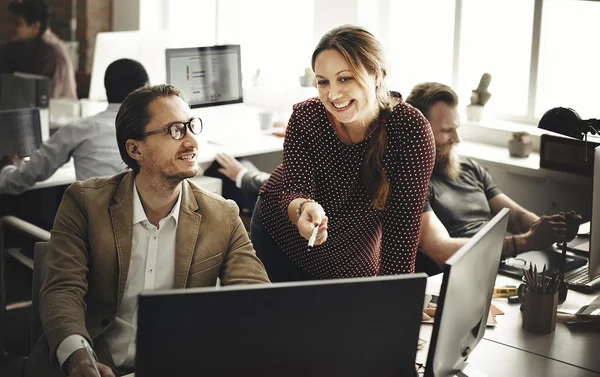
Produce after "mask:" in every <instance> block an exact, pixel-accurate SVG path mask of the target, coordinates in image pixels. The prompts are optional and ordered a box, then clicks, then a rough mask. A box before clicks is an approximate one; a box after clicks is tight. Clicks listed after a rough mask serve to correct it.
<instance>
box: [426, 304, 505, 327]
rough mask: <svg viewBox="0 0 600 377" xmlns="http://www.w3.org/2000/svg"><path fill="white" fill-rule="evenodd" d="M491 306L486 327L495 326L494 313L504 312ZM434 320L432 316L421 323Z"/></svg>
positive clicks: (500, 313)
mask: <svg viewBox="0 0 600 377" xmlns="http://www.w3.org/2000/svg"><path fill="white" fill-rule="evenodd" d="M492 307H493V308H495V310H497V311H498V314H494V309H492ZM492 307H490V312H489V315H488V317H487V322H486V324H485V325H486V327H495V326H496V315H502V314H504V312H503V311H501V310H500V309H498V308H496V307H495V306H493V305H492ZM434 321H435V317H432V318H430V319H428V320H421V323H433V322H434Z"/></svg>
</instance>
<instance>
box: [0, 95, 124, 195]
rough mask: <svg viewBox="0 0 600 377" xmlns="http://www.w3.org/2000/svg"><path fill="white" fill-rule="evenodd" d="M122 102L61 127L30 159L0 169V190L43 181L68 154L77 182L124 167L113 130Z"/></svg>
mask: <svg viewBox="0 0 600 377" xmlns="http://www.w3.org/2000/svg"><path fill="white" fill-rule="evenodd" d="M120 106H121V104H118V103H111V104H109V105H108V107H107V109H106V110H105V111H103V112H101V113H99V114H96V115H94V116H91V117H89V118H83V119H81V120H78V121H77V122H74V123H71V124H68V125H66V126H63V127H61V128H60V129H59V130H58V131H56V132H55V133H54V134H53V135H52V136H51V137H50V139H48V140H47V141H46V143H44V144H43V145H42V146H41V147H40V148H39V149H36V150H35V151H34V152H33V153H32V154H31V156H30V161H29V162H26V163H25V164H23V165H21V166H20V167H18V168H17V167H16V166H14V165H8V166H6V167H4V168H3V169H2V171H0V193H7V194H12V195H18V194H20V193H22V192H23V191H25V190H26V189H28V188H29V187H31V186H33V185H34V184H35V183H36V182H40V181H44V180H46V179H48V178H50V176H51V175H52V174H54V172H55V171H56V170H57V169H58V168H60V167H61V166H62V165H63V164H64V163H66V162H67V161H69V159H70V158H71V157H73V159H74V160H75V176H76V178H77V180H78V181H82V180H85V179H88V178H93V177H103V176H106V175H113V174H117V173H119V172H121V171H123V170H124V169H125V165H124V164H123V160H122V159H121V155H120V154H119V147H118V145H117V137H116V131H115V118H116V116H117V112H118V111H119V107H120Z"/></svg>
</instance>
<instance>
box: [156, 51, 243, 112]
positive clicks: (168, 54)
mask: <svg viewBox="0 0 600 377" xmlns="http://www.w3.org/2000/svg"><path fill="white" fill-rule="evenodd" d="M231 49H234V50H235V52H236V53H237V58H238V61H237V67H238V77H239V79H238V90H239V93H240V96H239V98H238V99H235V100H227V101H219V102H207V103H200V104H192V103H190V102H189V100H188V99H187V98H186V100H188V104H189V105H190V108H192V109H197V108H201V107H212V106H222V105H232V104H236V103H243V102H244V89H243V87H242V51H241V50H242V49H241V45H239V44H229V45H216V46H204V47H184V48H167V49H166V50H165V58H166V68H167V69H166V70H167V84H171V63H170V59H171V54H173V53H186V52H198V53H200V52H210V51H222V50H231Z"/></svg>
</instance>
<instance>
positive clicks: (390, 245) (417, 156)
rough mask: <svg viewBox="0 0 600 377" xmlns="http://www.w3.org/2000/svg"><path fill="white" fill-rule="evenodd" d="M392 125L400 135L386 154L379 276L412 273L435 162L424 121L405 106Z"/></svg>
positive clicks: (431, 141)
mask: <svg viewBox="0 0 600 377" xmlns="http://www.w3.org/2000/svg"><path fill="white" fill-rule="evenodd" d="M396 116H397V118H396V119H395V120H394V122H392V124H391V126H392V127H398V128H399V129H398V130H397V131H396V133H399V135H398V136H397V137H396V138H395V139H394V142H393V143H391V142H390V140H389V139H388V148H389V149H390V150H388V154H389V156H390V158H392V159H394V160H395V161H391V164H390V166H393V168H392V169H391V170H392V171H391V172H390V173H389V174H394V177H392V178H391V181H392V187H391V191H390V197H389V199H388V207H387V210H386V213H385V216H384V217H383V220H382V231H383V235H382V240H381V242H382V245H381V250H382V253H381V264H380V271H379V273H380V274H381V275H390V274H398V273H409V272H410V273H412V272H414V265H415V258H416V253H417V247H418V243H419V232H420V228H421V213H422V211H423V206H424V204H425V200H426V196H427V188H428V186H429V180H430V178H431V173H432V171H433V166H434V162H435V142H434V138H433V133H432V131H431V127H430V125H429V122H428V121H427V119H425V118H424V117H423V115H421V113H420V112H418V111H417V110H415V109H414V108H412V107H405V108H404V109H403V110H401V111H400V113H399V114H398V115H396Z"/></svg>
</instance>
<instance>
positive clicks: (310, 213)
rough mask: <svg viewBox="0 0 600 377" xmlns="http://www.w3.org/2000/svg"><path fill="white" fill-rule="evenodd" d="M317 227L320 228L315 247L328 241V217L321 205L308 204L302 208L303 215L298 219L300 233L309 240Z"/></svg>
mask: <svg viewBox="0 0 600 377" xmlns="http://www.w3.org/2000/svg"><path fill="white" fill-rule="evenodd" d="M315 226H318V227H319V230H318V231H317V238H316V240H315V245H321V244H322V243H323V242H325V241H326V240H327V216H325V211H324V210H323V207H321V205H320V204H319V203H317V202H307V203H305V204H304V205H303V206H302V214H301V215H300V218H299V219H298V231H299V232H300V235H301V236H302V237H304V238H306V239H307V240H309V239H310V237H311V236H312V233H313V230H314V229H315Z"/></svg>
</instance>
